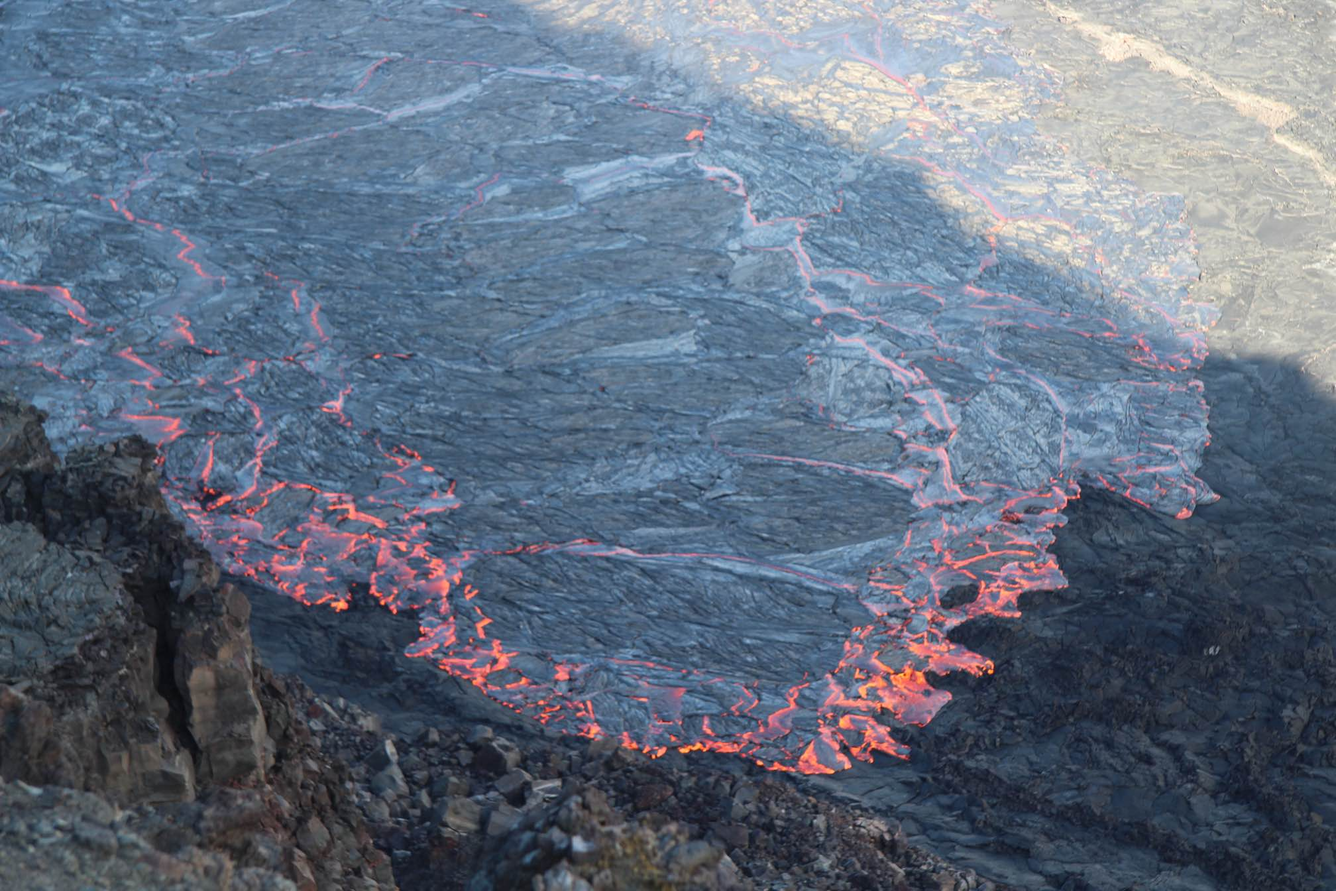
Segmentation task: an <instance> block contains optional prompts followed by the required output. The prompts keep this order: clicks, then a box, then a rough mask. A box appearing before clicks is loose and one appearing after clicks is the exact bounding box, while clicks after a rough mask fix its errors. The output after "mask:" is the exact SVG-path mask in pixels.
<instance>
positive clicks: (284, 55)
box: [0, 0, 1214, 773]
mask: <svg viewBox="0 0 1336 891" xmlns="http://www.w3.org/2000/svg"><path fill="white" fill-rule="evenodd" d="M48 6H49V4H43V3H25V2H10V3H7V4H4V5H3V6H0V21H3V23H4V25H5V28H4V36H3V38H2V42H3V52H0V58H3V59H4V61H3V62H0V84H3V92H2V93H0V96H2V97H3V99H0V101H3V103H4V107H3V109H0V159H2V161H3V163H2V164H0V171H3V178H2V181H0V370H2V373H3V377H4V380H5V381H6V383H7V384H9V385H10V386H13V387H15V388H16V389H17V390H18V392H19V393H20V394H21V395H24V396H25V397H27V398H31V399H32V400H33V401H34V402H36V403H37V404H38V405H39V406H40V407H42V408H43V409H45V410H46V411H48V412H49V413H50V415H51V421H50V422H49V423H48V430H49V431H50V433H51V434H52V436H53V439H54V440H55V441H56V442H57V443H58V444H59V445H61V446H62V447H67V446H68V445H70V444H71V443H74V442H77V441H80V440H84V439H87V438H90V437H93V438H101V439H112V438H116V437H120V436H124V435H126V434H130V433H138V434H140V435H142V436H144V437H145V438H147V439H148V440H150V441H152V442H154V443H156V444H157V445H158V446H159V448H160V449H161V451H162V454H163V466H162V484H163V488H164V491H165V492H166V494H167V495H168V497H169V499H170V501H171V502H172V503H173V504H174V505H175V506H176V508H177V509H178V510H179V511H180V513H181V515H182V516H183V517H184V518H185V520H186V521H187V522H188V524H189V525H190V527H191V529H192V530H193V531H194V532H195V533H196V534H197V535H198V536H199V537H200V538H201V539H202V540H203V541H204V542H205V543H206V544H207V545H208V547H209V548H210V549H211V550H212V551H213V553H214V554H215V555H216V556H217V557H218V559H219V560H220V562H221V563H222V564H223V565H224V566H225V567H226V568H227V569H228V570H229V571H230V572H232V573H235V574H237V575H241V576H245V577H248V578H250V579H253V580H254V581H256V582H257V583H260V584H262V585H264V586H266V587H268V588H270V589H272V590H274V591H275V592H280V593H281V594H282V595H284V596H288V597H292V598H295V599H298V600H300V601H302V602H304V603H307V604H310V605H312V606H313V607H315V608H320V609H326V608H328V609H334V610H340V611H343V610H346V609H347V608H348V606H349V604H350V603H351V601H352V599H353V598H354V597H361V596H369V597H371V598H374V599H375V600H376V601H378V602H379V603H380V604H381V605H383V606H384V607H385V608H388V609H390V610H394V611H396V612H406V613H409V614H411V615H413V617H414V618H415V619H416V621H417V622H418V623H419V625H420V628H421V637H420V639H419V640H418V641H417V642H416V643H415V644H413V645H412V646H411V647H410V648H409V649H408V651H407V653H406V655H407V656H408V657H413V658H420V659H426V660H431V661H432V662H433V663H435V664H437V665H439V666H440V668H441V669H443V670H444V671H447V672H450V673H452V674H454V675H457V676H460V677H463V678H466V679H469V680H471V681H472V682H473V683H474V684H476V685H477V686H478V687H479V688H481V689H482V690H483V691H484V692H485V693H486V694H487V695H489V696H491V697H493V698H494V699H497V700H498V701H500V702H502V703H504V704H506V705H507V706H509V707H511V708H513V709H515V710H516V711H518V712H520V713H522V714H525V715H528V716H531V717H533V718H535V719H537V720H539V721H542V722H544V723H545V724H547V725H549V726H551V727H554V728H556V729H558V730H561V731H563V732H567V733H571V734H580V735H587V736H596V735H613V736H617V737H619V738H621V739H622V741H623V742H624V743H625V744H627V745H630V746H634V747H637V748H640V749H644V750H646V751H648V752H650V753H651V754H652V753H656V752H662V751H666V750H667V749H669V748H677V749H680V750H683V751H693V750H701V749H709V750H715V751H721V752H736V753H738V754H739V755H742V756H745V757H747V758H749V759H752V760H755V761H757V762H759V763H761V764H763V765H764V766H767V767H772V768H775V769H785V770H800V771H803V772H808V773H825V772H831V771H835V770H839V769H841V768H844V767H847V766H849V764H850V758H856V759H862V760H867V759H870V758H871V757H873V754H874V753H878V752H880V753H886V754H889V755H892V756H904V755H905V754H906V751H907V750H906V748H905V746H904V745H903V744H902V743H901V742H899V741H898V740H897V739H896V727H897V726H898V725H902V724H905V723H912V724H924V723H926V722H928V721H930V720H931V719H932V718H933V716H934V714H936V713H937V712H938V710H940V709H941V708H942V707H943V706H944V705H945V703H946V702H947V700H948V699H949V694H948V693H946V692H945V691H941V690H938V689H935V688H934V686H933V683H932V680H931V678H930V675H931V674H945V673H949V672H954V671H967V672H973V673H982V672H988V671H991V670H992V665H991V663H990V662H989V660H988V658H987V655H986V654H979V653H975V652H972V651H970V650H969V649H967V648H965V647H964V646H962V645H960V644H957V643H954V642H952V641H951V639H950V638H949V636H948V635H949V633H950V632H951V630H952V629H953V628H955V627H957V626H959V625H960V624H961V623H963V622H965V621H968V620H969V619H971V618H974V617H977V616H980V615H985V614H992V615H1003V616H1019V613H1018V611H1017V608H1016V604H1017V598H1018V597H1019V595H1020V594H1021V593H1022V592H1025V591H1027V590H1038V589H1050V588H1053V587H1056V586H1060V585H1062V584H1063V583H1064V579H1063V576H1062V573H1061V571H1060V568H1059V567H1058V565H1057V563H1056V561H1055V560H1054V558H1053V557H1052V556H1050V555H1049V554H1048V546H1049V545H1050V544H1051V543H1052V540H1053V533H1052V530H1053V529H1054V528H1055V527H1057V526H1059V525H1061V524H1062V523H1063V522H1064V518H1063V513H1062V511H1063V509H1064V507H1065V506H1066V505H1067V504H1068V502H1069V501H1070V500H1072V499H1074V498H1076V497H1078V495H1079V493H1080V491H1081V489H1082V487H1092V486H1093V487H1098V488H1104V489H1108V490H1110V491H1112V492H1115V493H1117V494H1118V495H1120V496H1123V497H1125V498H1127V499H1129V500H1131V501H1134V502H1136V503H1138V504H1141V505H1143V506H1145V507H1146V508H1148V509H1151V510H1155V511H1159V512H1163V513H1166V514H1169V515H1172V516H1177V517H1186V516H1188V515H1189V514H1190V513H1191V512H1192V510H1193V508H1194V507H1195V506H1196V505H1197V504H1201V503H1205V502H1207V501H1209V500H1211V499H1212V498H1213V497H1214V496H1213V494H1212V493H1211V491H1210V489H1209V488H1208V487H1207V486H1206V485H1205V484H1204V483H1203V482H1201V481H1200V480H1199V479H1198V478H1197V477H1196V475H1195V471H1196V469H1197V468H1198V466H1199V464H1200V461H1201V454H1202V450H1203V448H1205V446H1206V445H1207V433H1206V406H1205V402H1204V400H1203V393H1202V387H1201V384H1200V383H1199V382H1197V381H1196V380H1195V379H1194V374H1195V371H1196V370H1197V369H1198V368H1199V366H1200V364H1201V363H1202V361H1203V360H1204V359H1205V353H1206V350H1205V337H1204V329H1205V328H1206V327H1207V326H1209V324H1210V322H1211V314H1210V312H1209V310H1208V309H1207V308H1205V307H1202V306H1198V305H1194V304H1192V303H1191V302H1189V301H1188V300H1187V299H1186V285H1187V284H1188V282H1190V281H1193V280H1194V279H1195V277H1196V274H1197V270H1196V267H1195V264H1194V260H1193V246H1192V241H1191V236H1190V232H1189V231H1188V229H1187V227H1186V226H1185V225H1184V224H1183V223H1182V222H1181V219H1180V218H1181V206H1180V202H1178V201H1177V200H1176V199H1174V198H1172V197H1166V196H1160V195H1148V194H1146V193H1144V192H1140V191H1138V190H1137V189H1136V188H1134V187H1133V186H1131V185H1130V184H1129V183H1127V182H1125V181H1122V180H1120V179H1118V178H1117V177H1116V176H1114V175H1113V174H1111V173H1109V172H1107V171H1103V170H1099V169H1092V168H1089V167H1085V166H1082V165H1080V164H1078V163H1077V162H1075V161H1073V160H1071V159H1070V158H1069V157H1068V156H1067V155H1066V154H1065V153H1064V151H1063V149H1062V148H1061V147H1060V146H1058V145H1056V144H1054V143H1052V142H1051V141H1048V140H1045V139H1042V138H1040V137H1039V136H1037V135H1036V134H1035V133H1034V131H1033V130H1032V128H1031V127H1030V126H1029V125H1028V124H1027V123H1026V120H1027V115H1029V114H1031V113H1032V112H1033V110H1034V109H1035V108H1036V107H1037V106H1038V105H1039V104H1041V103H1044V102H1046V101H1050V100H1051V99H1052V98H1053V96H1054V95H1055V94H1056V92H1057V91H1058V90H1060V84H1058V83H1057V82H1056V79H1055V78H1054V77H1053V75H1051V73H1049V72H1047V71H1046V70H1044V69H1042V68H1040V67H1038V66H1036V65H1035V64H1033V63H1031V62H1028V61H1027V60H1026V59H1025V58H1024V57H1022V56H1020V55H1019V54H1017V53H1015V52H1013V51H1012V50H1010V49H1009V48H1008V45H1007V43H1006V41H1005V37H1004V34H1003V33H1002V30H1001V29H1000V27H999V26H998V25H997V23H996V22H994V21H992V20H990V19H989V18H988V17H987V15H986V9H984V8H983V7H981V6H978V5H976V4H970V3H958V2H915V3H909V4H890V3H866V4H860V3H843V2H819V3H802V2H799V3H785V4H769V3H764V2H758V0H750V2H727V0H719V2H713V0H711V2H706V0H699V2H690V3H679V4H671V3H666V2H656V0H651V2H644V3H612V2H602V3H590V2H575V0H569V2H559V0H553V2H536V3H531V4H517V3H501V2H482V3H478V4H476V5H472V6H469V7H460V6H454V5H449V4H444V3H433V2H421V0H419V2H411V3H410V2H394V0H386V2H374V3H365V2H357V3H352V2H331V3H322V4H318V5H317V4H314V3H308V2H287V3H277V4H269V5H266V4H264V3H261V2H243V0H214V2H210V3H201V4H192V5H191V6H190V7H189V8H188V10H185V9H184V8H182V7H178V6H176V5H172V4H167V3H161V2H159V3H119V2H107V3H100V4H78V5H61V6H58V7H56V8H51V9H48V8H47V7H48ZM349 620H350V621H355V617H354V615H353V614H349ZM1022 621H1023V620H1022Z"/></svg>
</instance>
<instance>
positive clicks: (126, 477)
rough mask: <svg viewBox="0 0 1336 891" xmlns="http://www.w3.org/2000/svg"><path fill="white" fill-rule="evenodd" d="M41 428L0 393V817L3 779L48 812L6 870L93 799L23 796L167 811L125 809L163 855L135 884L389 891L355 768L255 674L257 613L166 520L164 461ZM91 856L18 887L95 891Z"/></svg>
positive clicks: (24, 832) (288, 699)
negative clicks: (356, 796)
mask: <svg viewBox="0 0 1336 891" xmlns="http://www.w3.org/2000/svg"><path fill="white" fill-rule="evenodd" d="M42 420H43V416H42V415H41V413H40V412H37V411H36V410H34V409H33V408H31V407H30V406H25V405H22V404H19V403H17V402H14V401H13V400H11V399H8V398H7V397H3V396H0V811H3V804H4V801H5V799H4V792H3V790H4V785H3V784H4V783H6V782H8V783H10V784H11V785H10V786H9V790H10V791H9V794H10V797H11V798H12V799H13V800H14V801H22V802H24V803H25V807H29V805H30V804H31V807H30V808H29V809H30V810H33V809H35V810H33V813H34V814H35V816H33V817H32V819H31V820H28V821H27V822H23V821H19V822H15V823H13V825H9V824H4V825H0V860H3V859H4V857H5V853H4V852H5V850H7V848H6V845H7V844H8V842H7V841H6V839H7V838H9V836H13V838H12V839H11V840H12V841H13V842H14V846H15V847H14V849H15V850H27V847H25V845H28V842H27V839H28V837H29V835H31V833H32V832H34V831H39V830H37V829H34V828H33V827H34V826H37V825H38V824H40V823H41V821H42V820H43V819H45V818H44V817H42V816H40V815H38V811H42V809H48V810H49V811H50V813H52V814H54V815H55V816H57V817H60V815H61V814H64V813H65V811H66V810H68V809H69V808H70V807H73V805H72V804H71V803H70V802H74V801H76V800H77V801H81V802H82V801H85V800H91V799H86V798H78V797H77V796H76V797H75V798H71V797H70V795H74V793H69V795H66V794H65V793H64V792H61V793H60V794H58V795H54V797H53V795H48V794H46V793H40V794H39V793H38V792H33V793H32V794H31V796H29V793H28V792H27V791H23V790H25V789H29V788H32V787H37V786H45V787H67V788H69V789H76V790H85V791H86V792H92V793H97V800H98V801H103V802H104V803H107V804H109V805H123V806H137V805H144V804H154V805H157V807H155V808H153V809H145V808H138V809H136V810H133V811H130V812H128V813H130V814H131V815H132V816H133V819H134V820H137V821H139V823H138V825H139V829H138V832H139V833H140V834H141V835H142V836H143V837H144V838H146V839H148V840H149V844H145V845H144V847H145V848H146V849H147V848H150V847H151V848H152V849H155V850H156V851H157V852H160V856H159V854H154V856H153V857H152V858H151V861H152V862H150V863H148V866H147V867H145V868H144V869H142V870H140V872H141V873H143V875H144V876H149V877H150V878H143V876H139V875H138V874H136V876H137V880H140V884H139V885H137V886H136V887H183V888H184V887H233V888H235V887H255V888H261V887H263V888H272V889H275V891H277V889H288V888H292V887H294V886H295V887H297V888H301V889H314V888H316V887H319V888H322V889H324V888H331V889H340V888H356V889H359V891H371V889H388V888H393V887H394V879H393V875H392V874H391V870H390V865H389V862H388V860H387V858H386V857H385V856H384V855H383V854H381V853H380V852H379V851H377V850H376V849H375V848H374V846H373V845H372V844H371V840H370V836H369V835H368V834H367V832H366V829H365V825H364V823H363V821H362V817H361V816H360V814H359V813H358V812H357V809H356V807H355V806H354V805H353V803H352V800H351V791H350V790H351V785H350V784H349V783H348V767H347V765H346V764H342V763H340V762H336V761H333V760H332V759H330V758H328V757H327V756H325V755H323V754H322V753H321V752H320V751H319V749H318V747H316V746H314V745H313V744H312V741H311V738H310V732H309V730H308V729H307V726H306V724H305V723H304V721H303V720H302V719H301V717H300V716H299V715H298V714H297V713H296V711H295V709H294V706H293V697H292V695H291V694H290V692H289V689H288V687H287V685H286V682H285V681H284V680H283V679H281V678H278V677H275V676H274V675H273V674H272V673H270V672H268V671H267V670H266V669H264V668H263V667H261V666H259V665H258V664H257V663H256V661H255V652H254V649H253V647H252V643H251V636H250V629H249V620H250V604H249V602H248V601H247V600H246V597H245V596H244V595H243V594H242V593H241V592H240V591H238V590H237V589H235V588H234V587H233V586H232V585H230V584H227V583H226V582H223V581H222V579H221V575H220V573H219V570H218V567H217V566H216V565H215V564H214V562H213V560H212V559H211V558H210V557H209V555H208V553H207V552H206V551H204V550H203V549H202V548H201V547H200V546H199V545H198V544H196V543H195V542H193V541H192V540H190V539H189V538H188V537H187V536H186V533H185V529H184V528H183V527H182V525H181V523H180V522H179V521H177V520H176V519H175V518H174V517H173V516H172V515H171V514H170V512H169V511H168V509H167V505H166V502H165V501H164V500H163V498H162V495H161V493H160V492H159V490H158V480H157V474H156V470H155V468H156V462H157V454H156V452H155V451H154V450H153V448H152V447H151V446H149V445H148V444H147V443H146V442H144V441H143V440H141V439H138V438H131V439H125V440H121V441H118V442H114V443H109V444H106V445H97V446H89V447H85V448H81V449H76V450H74V451H73V452H71V453H70V454H69V455H68V456H67V458H66V460H65V461H64V462H63V463H62V462H61V461H59V460H58V459H57V458H56V456H55V455H54V454H53V453H52V451H51V448H50V446H49V444H48V442H47V440H46V437H45V435H44V434H43V432H42V428H41V422H42ZM27 784H31V785H27ZM14 796H18V797H17V798H15V797H14ZM25 796H27V797H25ZM43 796H44V797H43ZM30 797H31V798H32V802H29V798H30ZM42 812H43V813H45V812H46V811H42ZM60 818H61V819H66V818H65V817H60ZM25 819H26V818H25ZM53 819H54V817H53ZM30 824H31V825H30ZM11 830H12V831H11ZM6 833H8V835H6ZM103 835H105V833H103ZM99 837H101V836H99ZM111 838H112V842H113V844H114V843H115V838H116V834H115V833H114V832H113V833H111ZM58 841H59V842H60V843H61V844H64V843H65V842H64V840H63V839H59V840H58ZM80 843H81V842H80V841H79V839H78V838H74V840H73V842H71V845H73V847H71V848H70V850H71V851H74V852H75V853H79V852H82V851H83V848H80V847H79V844H80ZM61 850H62V851H63V850H65V849H64V848H61ZM80 857H82V854H80V856H79V857H76V856H74V855H73V854H71V856H70V857H68V858H66V860H68V861H69V862H70V863H71V864H74V866H72V867H71V868H72V869H74V873H73V874H72V875H71V876H70V877H68V878H67V879H65V880H60V881H54V880H53V882H45V881H44V882H38V883H37V884H30V883H29V884H25V885H24V887H53V888H54V887H57V886H58V885H61V884H62V882H63V883H64V886H69V885H70V884H71V883H72V884H81V883H83V881H84V880H85V879H89V880H91V879H92V878H94V877H95V876H96V875H97V874H98V871H97V869H95V868H94V867H93V866H91V865H89V864H90V863H91V859H90V858H83V859H80ZM92 859H95V858H92ZM76 861H77V862H76ZM110 862H111V861H108V863H110ZM15 863H16V864H18V866H22V870H20V873H15V874H14V875H20V874H22V875H23V876H24V877H25V878H24V881H25V882H28V881H29V879H31V878H32V876H31V875H29V873H28V872H24V870H28V869H29V867H30V866H31V864H27V863H26V861H25V862H24V863H19V862H18V861H15ZM18 866H16V867H15V868H18ZM107 868H108V869H110V870H111V871H112V873H115V872H116V870H119V869H121V867H120V866H118V865H116V864H115V863H112V864H111V866H108V867H107ZM136 868H138V867H136ZM126 869H129V867H126ZM199 870H204V871H206V872H208V873H209V874H210V875H211V876H217V877H221V878H220V879H219V881H217V882H212V883H211V882H205V881H203V880H200V881H198V882H197V881H196V878H198V877H197V876H196V872H198V871H199ZM6 875H7V874H6V873H5V872H4V869H3V868H0V886H4V887H9V885H8V884H6V881H7V880H6V878H5V876H6ZM13 877H14V876H13V875H11V876H10V878H13ZM34 881H35V880H34ZM16 887H17V886H16Z"/></svg>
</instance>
